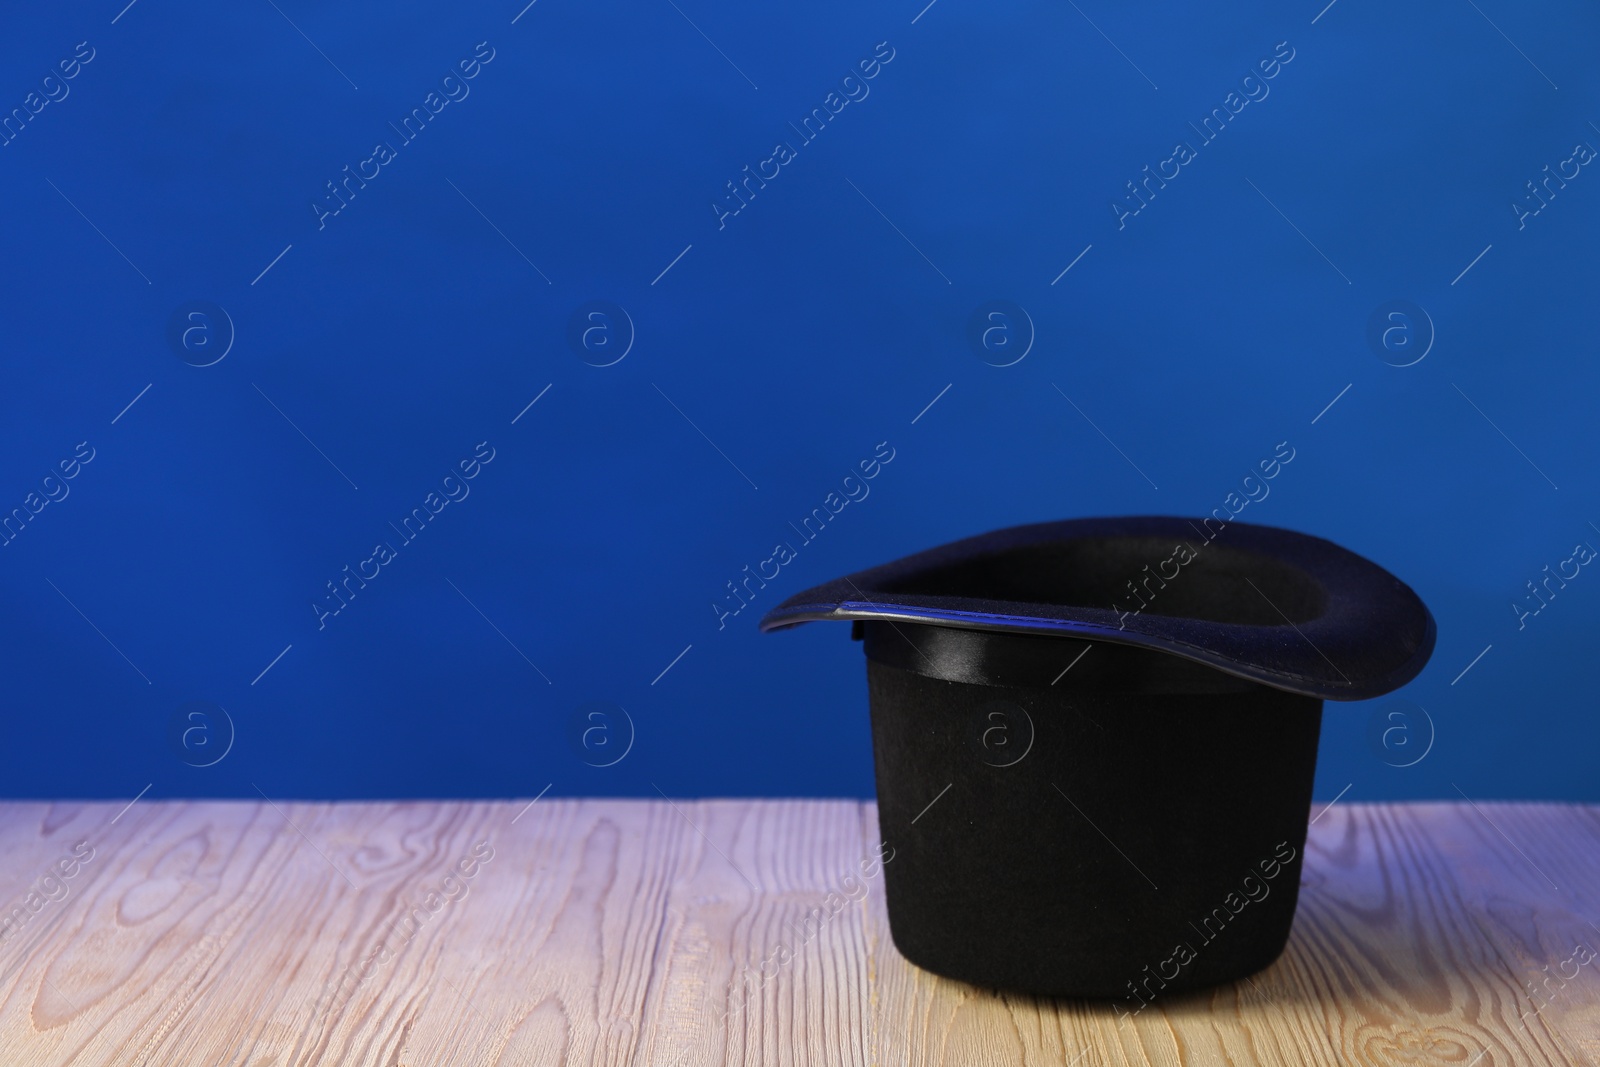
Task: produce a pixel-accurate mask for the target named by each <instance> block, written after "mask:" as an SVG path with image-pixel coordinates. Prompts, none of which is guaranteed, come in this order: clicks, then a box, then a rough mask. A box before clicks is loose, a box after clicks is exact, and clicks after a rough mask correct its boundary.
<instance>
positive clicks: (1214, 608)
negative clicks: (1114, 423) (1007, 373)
mask: <svg viewBox="0 0 1600 1067" xmlns="http://www.w3.org/2000/svg"><path fill="white" fill-rule="evenodd" d="M1213 527H1218V528H1217V529H1215V530H1214V529H1213ZM1102 604H1103V605H1104V606H1101V605H1102ZM857 619H862V620H873V619H876V620H887V621H904V622H915V623H927V624H932V625H937V626H948V627H956V628H960V629H968V630H980V631H992V632H998V633H1022V634H1032V635H1043V636H1058V637H1068V638H1078V639H1084V640H1092V641H1108V642H1112V643H1116V644H1124V645H1133V646H1137V647H1141V648H1147V649H1152V650H1156V651H1160V652H1166V653H1169V654H1171V655H1173V656H1178V657H1181V658H1183V659H1187V660H1192V661H1194V662H1196V663H1203V664H1206V665H1207V666H1210V667H1213V668H1215V669H1217V670H1219V671H1223V672H1225V673H1227V674H1231V675H1235V676H1238V677H1241V678H1245V679H1248V680H1250V681H1255V682H1260V683H1261V684H1263V685H1268V686H1272V687H1274V688H1277V689H1282V690H1286V691H1288V692H1292V693H1300V694H1303V695H1305V696H1312V697H1318V698H1321V699H1325V700H1364V699H1368V698H1370V697H1375V696H1381V695H1382V694H1384V693H1387V692H1390V691H1391V690H1394V689H1397V688H1399V687H1400V686H1402V685H1404V684H1405V683H1407V682H1409V681H1410V680H1411V679H1412V678H1414V677H1416V676H1417V674H1418V673H1420V672H1421V670H1422V668H1423V667H1424V666H1425V665H1426V664H1427V662H1428V658H1429V656H1430V655H1432V653H1433V646H1434V641H1435V626H1434V621H1433V616H1432V615H1431V614H1430V613H1429V611H1428V609H1427V607H1426V605H1424V604H1423V603H1422V600H1421V599H1420V598H1419V597H1418V596H1417V594H1416V593H1414V592H1413V591H1412V590H1411V588H1410V587H1409V586H1407V585H1406V584H1405V583H1404V582H1402V581H1400V579H1398V578H1396V577H1395V576H1394V575H1392V574H1390V573H1389V572H1388V571H1386V570H1384V569H1383V568H1382V567H1379V566H1378V565H1377V564H1375V563H1372V562H1370V561H1369V560H1366V559H1364V558H1362V557H1361V556H1358V555H1356V554H1355V553H1353V552H1350V551H1348V550H1347V549H1344V548H1341V547H1339V546H1338V545H1335V544H1333V543H1332V542H1330V541H1325V540H1323V539H1322V538H1319V537H1312V536H1310V535H1308V534H1303V533H1298V532H1295V531H1292V530H1284V529H1279V528H1277V527H1272V526H1257V525H1252V524H1247V523H1240V522H1230V523H1228V524H1226V525H1225V526H1219V524H1218V523H1217V520H1215V519H1205V520H1202V519H1185V518H1181V517H1173V516H1135V517H1123V518H1105V519H1075V520H1068V521H1063V522H1047V523H1036V524H1032V525H1027V526H1013V527H1009V528H1007V529H1003V530H996V531H993V532H991V533H986V534H982V535H980V536H977V537H969V538H965V539H963V540H960V541H954V542H951V543H949V544H946V545H942V546H940V547H938V548H934V549H930V550H928V551H925V552H919V553H916V554H915V555H911V556H906V557H904V558H903V559H899V560H895V561H894V562H892V563H886V564H883V565H881V566H878V567H872V568H869V569H867V570H863V571H858V572H856V573H854V574H849V575H845V576H844V577H841V578H836V579H834V580H833V581H830V582H825V583H823V584H821V585H818V586H815V587H813V588H811V589H807V590H805V591H803V592H801V593H797V594H795V595H794V596H792V597H790V598H789V599H787V600H785V601H784V602H783V603H781V604H779V605H778V606H777V607H775V608H773V609H772V610H771V611H769V612H768V613H767V614H766V615H765V616H764V617H763V618H762V620H761V629H762V630H763V631H769V630H779V629H784V628H786V627H790V626H796V625H799V624H801V623H806V622H819V621H828V620H833V621H844V620H857Z"/></svg>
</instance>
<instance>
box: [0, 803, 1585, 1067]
mask: <svg viewBox="0 0 1600 1067" xmlns="http://www.w3.org/2000/svg"><path fill="white" fill-rule="evenodd" d="M876 831H877V826H876V814H875V812H874V810H873V808H872V806H871V805H870V804H868V805H862V804H858V803H854V802H849V801H698V802H694V801H650V802H645V801H572V800H555V799H549V798H546V799H544V800H541V801H539V802H538V803H536V804H534V805H533V806H532V807H526V806H525V803H511V804H499V803H495V804H489V803H476V804H473V803H409V804H371V803H361V804H338V805H331V804H305V803H285V802H279V803H273V802H271V801H266V802H263V803H259V804H250V803H215V802H205V803H168V802H150V801H140V802H138V803H136V804H134V805H133V806H132V807H128V808H126V809H124V805H123V804H82V803H73V804H35V803H12V804H6V805H0V855H3V856H4V857H5V859H4V861H3V871H0V906H3V907H4V909H5V910H4V912H0V1064H6V1065H10V1064H27V1065H30V1067H32V1065H40V1067H43V1065H48V1064H73V1065H96V1064H116V1065H118V1067H138V1065H143V1064H160V1065H163V1067H165V1065H169V1064H171V1065H176V1064H183V1065H189V1064H193V1065H203V1067H213V1065H215V1067H269V1065H270V1067H300V1065H309V1064H340V1065H372V1067H433V1065H445V1064H463V1065H478V1064H484V1065H491V1064H493V1065H505V1067H512V1065H554V1064H616V1065H641V1067H642V1065H648V1067H706V1065H716V1067H721V1065H742V1064H797V1065H798V1064H804V1065H818V1067H824V1065H844V1064H883V1065H894V1067H902V1065H905V1067H923V1065H951V1067H958V1065H959V1067H971V1065H976V1064H989V1063H993V1064H1026V1065H1051V1064H1053V1065H1058V1067H1100V1065H1116V1067H1122V1065H1134V1064H1158V1065H1162V1067H1173V1065H1187V1064H1229V1065H1239V1067H1243V1065H1250V1064H1295V1065H1301V1064H1320V1063H1342V1064H1363V1065H1365V1064H1397V1065H1423V1064H1441V1065H1450V1067H1490V1065H1498V1064H1569V1063H1589V1064H1591V1065H1600V958H1597V959H1584V958H1583V956H1584V953H1583V952H1582V951H1580V950H1579V946H1583V947H1587V948H1588V949H1589V950H1590V951H1591V952H1592V951H1593V950H1594V949H1596V948H1600V809H1596V808H1591V807H1577V806H1565V805H1510V804H1472V803H1460V804H1421V805H1356V804H1340V805H1337V806H1335V807H1333V808H1331V809H1329V810H1328V811H1327V812H1325V813H1323V814H1322V815H1321V816H1320V817H1319V818H1318V819H1317V821H1316V823H1315V824H1314V825H1313V826H1312V831H1311V838H1310V841H1309V843H1308V846H1307V851H1306V871H1305V876H1304V884H1303V888H1302V895H1301V903H1300V909H1299V912H1298V914H1297V916H1296V920H1295V927H1294V934H1293V937H1292V938H1291V940H1290V943H1289V948H1288V951H1287V952H1286V953H1285V954H1284V956H1283V957H1282V958H1281V959H1280V960H1279V961H1278V962H1277V963H1276V964H1274V965H1273V966H1272V967H1271V968H1269V969H1267V970H1266V971H1264V972H1262V973H1261V974H1258V975H1256V976H1255V977H1254V978H1252V979H1250V980H1247V981H1245V982H1241V983H1238V984H1236V985H1233V986H1229V987H1225V988H1222V989H1218V990H1215V991H1210V992H1206V993H1201V994H1191V995H1188V996H1184V997H1170V998H1167V999H1166V1000H1157V1001H1156V1003H1154V1004H1153V1005H1152V1006H1151V1007H1150V1008H1148V1009H1146V1010H1145V1011H1144V1012H1142V1013H1141V1014H1139V1015H1138V1016H1137V1017H1134V1018H1124V1017H1121V1016H1119V1015H1118V1013H1117V1012H1116V1011H1115V1010H1114V1009H1113V1008H1111V1007H1109V1006H1107V1005H1104V1004H1096V1003H1088V1002H1078V1001H1055V1000H1044V999H1039V998H1034V997H1027V996H1017V995H1012V994H995V993H992V992H989V991H986V990H980V989H977V988H974V987H971V986H967V985H964V984H962V983H959V982H952V981H949V980H947V979H942V978H938V977H935V976H933V975H931V974H928V973H927V972H924V971H920V970H918V969H917V968H915V967H912V966H911V965H909V964H907V963H906V962H905V961H904V960H902V959H901V958H900V957H899V955H898V954H897V953H896V952H895V950H894V946H893V944H892V943H891V942H890V940H889V936H888V926H887V919H886V915H885V911H884V902H883V890H882V879H881V876H879V875H878V874H877V872H876V869H875V868H873V867H872V865H871V863H870V861H871V858H872V857H873V856H875V855H876V849H877V842H876V837H877V833H876ZM863 861H867V864H868V866H867V867H866V868H864V867H863V866H862V864H863ZM866 869H870V870H871V871H872V873H871V874H869V875H866V876H863V874H862V871H863V870H866ZM69 871H70V873H68V872H69Z"/></svg>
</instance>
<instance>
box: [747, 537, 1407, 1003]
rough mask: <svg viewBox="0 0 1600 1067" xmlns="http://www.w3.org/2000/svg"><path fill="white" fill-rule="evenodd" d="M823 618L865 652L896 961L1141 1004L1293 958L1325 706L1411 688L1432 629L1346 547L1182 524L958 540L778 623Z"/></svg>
mask: <svg viewBox="0 0 1600 1067" xmlns="http://www.w3.org/2000/svg"><path fill="white" fill-rule="evenodd" d="M830 619H831V620H849V621H851V622H852V623H854V626H853V633H854V636H856V637H858V638H860V639H862V640H863V642H864V648H865V651H866V656H867V679H868V689H869V707H870V710H871V718H872V736H873V749H874V758H875V764H876V771H877V782H878V815H879V824H880V831H881V833H882V835H883V841H884V845H885V846H886V851H885V855H891V854H892V856H893V859H892V860H891V861H889V862H887V863H885V865H884V868H883V871H884V879H885V892H886V896H887V905H888V913H889V923H890V931H891V934H892V936H893V938H894V941H895V944H896V946H897V947H899V949H900V950H901V952H902V954H904V955H905V956H906V957H907V958H908V959H910V960H911V961H912V962H913V963H917V964H919V965H921V966H923V967H925V968H927V969H928V970H931V971H934V972H936V973H939V974H943V975H947V976H949V977H953V978H958V979H963V980H966V981H969V982H973V983H975V984H979V985H987V986H991V987H996V988H1005V989H1013V990H1018V991H1023V992H1029V993H1037V994H1047V995H1060V996H1092V997H1111V998H1117V999H1118V1000H1119V1001H1120V1002H1121V1007H1122V1010H1123V1011H1126V1012H1129V1013H1136V1012H1137V1011H1140V1010H1142V1009H1143V1007H1144V1006H1146V1005H1147V1004H1149V1003H1151V1002H1153V1000H1154V999H1155V998H1156V997H1157V996H1160V995H1164V994H1168V993H1171V992H1176V991H1179V990H1182V989H1186V988H1194V987H1198V986H1205V985H1212V984H1216V983H1218V982H1225V981H1231V980H1234V979H1237V978H1239V977H1242V976H1243V975H1246V974H1249V973H1251V972H1253V971H1256V970H1259V969H1260V968H1262V967H1265V966H1266V965H1267V964H1269V963H1271V962H1272V960H1274V959H1275V958H1276V957H1277V956H1278V955H1279V954H1280V953H1281V952H1282V950H1283V947H1284V945H1285V944H1286V942H1287V939H1288V936H1289V930H1290V926H1291V923H1292V919H1293V915H1294V907H1295V901H1296V897H1297V893H1298V883H1299V874H1300V862H1301V855H1302V853H1303V851H1304V846H1305V835H1306V825H1307V819H1308V814H1309V806H1310V801H1311V787H1312V780H1313V778H1314V774H1315V768H1316V750H1317V737H1318V732H1319V728H1320V723H1321V714H1322V701H1324V700H1362V699H1367V698H1370V697H1375V696H1379V695H1381V694H1383V693H1387V692H1389V691H1391V690H1393V689H1395V688H1397V687H1399V686H1401V685H1404V684H1405V683H1406V682H1408V681H1410V680H1411V679H1412V678H1414V677H1415V676H1416V675H1417V673H1418V672H1420V671H1421V670H1422V668H1423V666H1424V665H1425V664H1426V663H1427V661H1428V657H1429V656H1430V655H1431V653H1432V651H1433V645H1434V636H1435V630H1434V622H1433V618H1432V616H1431V615H1430V614H1429V612H1428V609H1427V608H1426V607H1425V606H1424V605H1423V603H1422V601H1421V600H1420V599H1419V598H1418V597H1417V595H1416V594H1415V593H1414V592H1412V590H1411V589H1410V588H1408V587H1407V586H1406V585H1405V584H1404V583H1402V582H1401V581H1400V580H1399V579H1398V578H1396V577H1394V576H1393V575H1391V574H1390V573H1388V572H1387V571H1385V570H1384V569H1383V568H1381V567H1379V566H1378V565H1376V564H1374V563H1372V562H1370V561H1368V560H1366V559H1363V558H1362V557H1360V556H1358V555H1356V554H1354V553H1352V552H1350V551H1348V550H1346V549H1343V548H1340V547H1339V546H1338V545H1335V544H1333V543H1331V542H1329V541H1325V540H1323V539H1321V538H1317V537H1312V536H1309V535H1307V534H1302V533H1296V532H1293V531H1290V530H1283V529H1277V528H1273V527H1267V526H1255V525H1249V524H1245V523H1240V522H1230V523H1227V524H1226V525H1223V524H1221V523H1219V521H1218V520H1217V519H1215V518H1211V519H1186V518H1178V517H1165V516H1140V517H1126V518H1099V519H1081V520H1071V521H1065V522H1051V523H1040V524H1035V525H1029V526H1017V527H1011V528H1009V529H1003V530H997V531H994V532H992V533H987V534H984V535H982V536H978V537H971V538H966V539H964V540H961V541H955V542H952V543H950V544H947V545H943V546H940V547H938V548H934V549H930V550H928V551H925V552H919V553H917V554H915V555H912V556H907V557H905V558H904V559H900V560H896V561H895V562H892V563H887V564H883V565H881V566H877V567H872V568H869V569H867V570H863V571H859V572H857V573H854V574H850V575H846V576H844V577H842V578H837V579H835V580H833V581H830V582H825V583H823V584H822V585H819V586H816V587H814V588H812V589H808V590H806V591H804V592H801V593H798V594H796V595H794V596H792V597H790V598H789V599H787V600H785V601H784V602H783V603H781V604H779V605H778V606H777V607H775V608H773V609H772V610H771V611H770V612H768V613H767V615H766V616H765V617H764V618H763V619H762V620H761V628H762V629H763V630H776V629H782V628H786V627H791V626H795V625H798V624H800V623H805V622H813V621H819V620H830ZM889 850H892V853H891V852H890V851H889Z"/></svg>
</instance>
